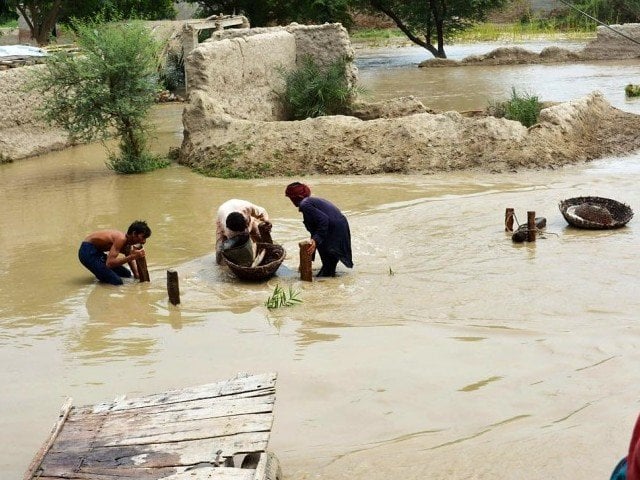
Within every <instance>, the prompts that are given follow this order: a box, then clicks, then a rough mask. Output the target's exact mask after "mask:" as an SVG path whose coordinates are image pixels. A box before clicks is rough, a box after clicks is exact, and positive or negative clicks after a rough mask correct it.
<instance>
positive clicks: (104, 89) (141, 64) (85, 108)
mask: <svg viewBox="0 0 640 480" xmlns="http://www.w3.org/2000/svg"><path fill="white" fill-rule="evenodd" d="M73 27H74V29H75V30H76V32H77V35H78V37H77V44H78V46H79V48H80V50H81V52H80V54H77V55H74V54H70V53H68V52H62V51H61V52H58V53H54V54H52V55H50V56H48V57H47V58H46V62H45V68H44V69H39V70H37V71H36V72H35V73H34V79H33V82H32V83H31V85H30V88H32V89H37V90H38V91H40V92H41V93H42V94H43V107H42V114H43V117H44V118H45V119H46V120H47V121H49V122H50V123H55V124H57V125H59V126H61V127H62V128H64V129H65V130H66V131H67V132H69V134H70V135H71V136H72V137H73V138H75V139H77V140H81V141H93V140H105V139H106V138H109V137H111V136H113V134H114V133H115V136H116V137H117V138H118V139H119V140H120V157H121V158H122V163H123V164H125V165H127V168H126V173H130V172H131V170H136V171H144V170H145V169H147V168H148V167H149V166H151V165H154V163H153V162H151V163H150V162H149V159H148V154H147V153H146V152H145V150H146V143H147V135H148V132H147V130H148V125H147V124H148V121H147V115H148V113H149V110H150V108H151V107H152V105H153V104H154V102H155V96H156V94H157V92H158V90H159V86H158V81H157V73H156V72H157V55H158V51H159V45H158V44H157V43H156V42H155V41H154V40H153V38H152V37H151V34H150V32H149V30H148V29H147V28H145V27H144V25H142V24H141V23H139V22H129V23H126V22H121V23H102V22H101V19H98V20H95V21H90V22H86V23H85V22H81V21H74V25H73ZM136 161H137V162H139V163H140V165H139V167H138V168H135V169H131V168H129V165H130V163H131V162H136ZM110 164H111V165H112V166H114V169H116V168H115V167H116V166H118V165H120V163H119V162H115V161H113V159H112V160H111V162H110ZM116 170H117V169H116Z"/></svg>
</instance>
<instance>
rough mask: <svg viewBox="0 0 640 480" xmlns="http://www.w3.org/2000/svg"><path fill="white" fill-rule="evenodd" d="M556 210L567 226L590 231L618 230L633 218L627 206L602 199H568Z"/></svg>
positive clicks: (631, 211) (615, 201)
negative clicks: (558, 210)
mask: <svg viewBox="0 0 640 480" xmlns="http://www.w3.org/2000/svg"><path fill="white" fill-rule="evenodd" d="M558 208H559V209H560V212H561V213H562V216H563V217H564V218H565V220H566V221H567V223H569V225H572V226H574V227H578V228H587V229H591V230H606V229H611V228H620V227H623V226H625V225H626V224H627V222H628V221H629V220H631V219H632V218H633V210H632V209H631V207H630V206H629V205H627V204H625V203H621V202H618V201H617V200H612V199H610V198H604V197H574V198H568V199H566V200H562V201H561V202H560V203H559V204H558Z"/></svg>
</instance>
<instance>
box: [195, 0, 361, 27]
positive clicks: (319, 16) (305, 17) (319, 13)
mask: <svg viewBox="0 0 640 480" xmlns="http://www.w3.org/2000/svg"><path fill="white" fill-rule="evenodd" d="M187 1H188V2H190V3H196V4H198V6H199V12H200V15H201V16H205V17H207V16H209V15H218V14H220V13H222V14H225V15H231V14H236V15H244V16H246V17H247V18H248V19H249V22H250V23H251V26H253V27H263V26H266V25H270V24H274V23H275V24H286V23H290V22H298V23H324V22H340V23H342V24H343V25H345V26H348V25H350V23H351V16H350V14H349V6H350V3H351V2H350V0H187Z"/></svg>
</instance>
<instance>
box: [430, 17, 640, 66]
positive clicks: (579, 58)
mask: <svg viewBox="0 0 640 480" xmlns="http://www.w3.org/2000/svg"><path fill="white" fill-rule="evenodd" d="M635 42H640V23H630V24H625V25H611V26H610V27H609V28H607V27H603V26H601V27H598V29H597V35H596V38H595V39H594V40H592V41H590V42H589V43H588V44H587V45H586V46H585V47H584V48H583V49H582V50H580V51H577V52H574V51H572V50H567V49H566V48H560V47H555V46H554V47H547V48H544V49H543V50H542V51H541V52H540V53H535V52H530V51H528V50H525V49H524V48H520V47H500V48H496V49H495V50H492V51H490V52H487V53H485V54H483V55H471V56H469V57H466V58H463V59H462V60H451V59H440V58H432V59H429V60H425V61H424V62H421V63H420V64H419V65H418V66H419V67H422V68H426V67H457V66H460V67H463V66H467V65H517V64H533V63H562V62H586V61H593V60H596V61H597V60H627V59H632V58H638V57H640V45H639V44H638V43H635Z"/></svg>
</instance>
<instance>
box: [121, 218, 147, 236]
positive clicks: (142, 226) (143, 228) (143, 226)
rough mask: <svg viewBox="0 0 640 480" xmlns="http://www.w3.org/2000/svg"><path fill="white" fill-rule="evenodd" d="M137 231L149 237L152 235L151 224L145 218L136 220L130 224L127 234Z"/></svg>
mask: <svg viewBox="0 0 640 480" xmlns="http://www.w3.org/2000/svg"><path fill="white" fill-rule="evenodd" d="M136 233H141V234H143V235H144V238H149V237H150V236H151V229H150V228H149V225H147V222H145V221H143V220H136V221H135V222H133V223H132V224H131V225H129V229H128V230H127V235H134V234H136Z"/></svg>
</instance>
